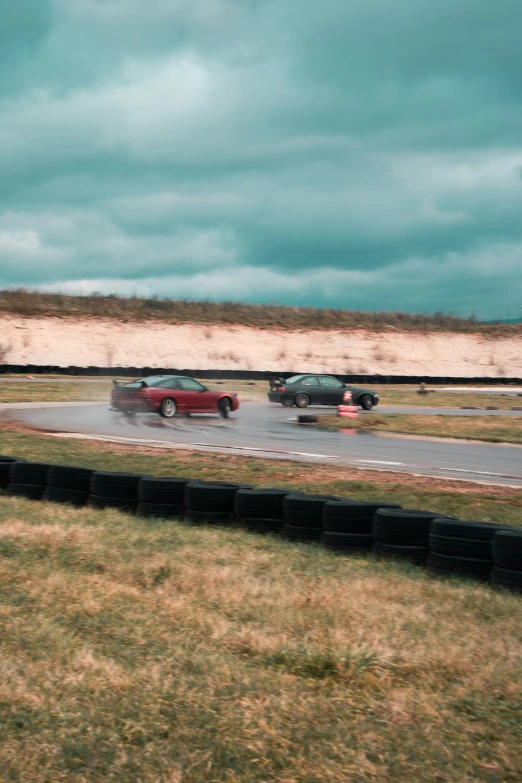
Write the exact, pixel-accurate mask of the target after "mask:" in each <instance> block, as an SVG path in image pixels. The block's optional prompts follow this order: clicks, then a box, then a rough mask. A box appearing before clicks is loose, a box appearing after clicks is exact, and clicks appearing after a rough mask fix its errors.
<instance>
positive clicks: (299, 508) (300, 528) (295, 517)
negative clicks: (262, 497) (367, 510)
mask: <svg viewBox="0 0 522 783" xmlns="http://www.w3.org/2000/svg"><path fill="white" fill-rule="evenodd" d="M342 500H343V498H338V497H335V496H332V495H306V494H304V493H302V494H298V493H294V492H292V493H291V494H290V495H287V496H286V498H285V499H284V503H283V509H284V521H285V525H284V527H283V531H282V532H283V535H284V536H285V537H286V538H288V539H290V540H291V541H320V540H321V537H322V535H323V510H324V507H325V505H326V503H328V501H334V502H339V501H342Z"/></svg>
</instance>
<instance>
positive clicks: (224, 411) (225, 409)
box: [218, 397, 232, 419]
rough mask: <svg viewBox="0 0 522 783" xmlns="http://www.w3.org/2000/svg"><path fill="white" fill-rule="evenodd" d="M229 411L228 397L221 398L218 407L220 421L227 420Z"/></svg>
mask: <svg viewBox="0 0 522 783" xmlns="http://www.w3.org/2000/svg"><path fill="white" fill-rule="evenodd" d="M231 410H232V405H231V404H230V400H229V399H228V397H223V399H222V400H220V401H219V405H218V413H219V415H220V416H221V418H222V419H228V417H229V416H230V411H231Z"/></svg>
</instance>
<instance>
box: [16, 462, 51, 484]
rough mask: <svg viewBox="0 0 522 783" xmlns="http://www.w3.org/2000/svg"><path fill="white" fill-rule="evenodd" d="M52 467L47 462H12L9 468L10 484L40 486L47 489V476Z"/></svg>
mask: <svg viewBox="0 0 522 783" xmlns="http://www.w3.org/2000/svg"><path fill="white" fill-rule="evenodd" d="M50 467H51V466H50V465H49V464H48V463H47V462H11V465H10V468H9V483H10V484H32V485H33V486H34V485H36V484H39V485H40V486H42V487H45V485H46V484H47V474H48V472H49V468H50Z"/></svg>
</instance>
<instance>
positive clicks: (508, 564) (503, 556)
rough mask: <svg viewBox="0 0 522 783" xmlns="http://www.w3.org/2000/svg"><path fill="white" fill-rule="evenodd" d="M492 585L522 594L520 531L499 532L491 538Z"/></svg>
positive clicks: (521, 539)
mask: <svg viewBox="0 0 522 783" xmlns="http://www.w3.org/2000/svg"><path fill="white" fill-rule="evenodd" d="M492 553H493V563H494V567H493V571H492V572H491V581H492V583H493V584H494V585H498V586H499V587H505V588H507V589H508V590H513V591H514V592H516V593H522V530H514V529H513V530H499V531H498V532H497V533H495V536H494V537H493V546H492Z"/></svg>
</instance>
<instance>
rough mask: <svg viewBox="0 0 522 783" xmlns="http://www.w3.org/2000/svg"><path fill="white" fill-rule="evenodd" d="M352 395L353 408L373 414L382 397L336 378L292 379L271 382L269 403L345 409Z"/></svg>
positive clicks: (295, 376)
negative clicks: (339, 406) (356, 407)
mask: <svg viewBox="0 0 522 783" xmlns="http://www.w3.org/2000/svg"><path fill="white" fill-rule="evenodd" d="M347 392H351V395H352V401H351V404H352V405H359V406H360V407H361V408H364V410H366V411H370V410H371V409H372V408H373V407H374V406H375V405H377V403H378V402H379V396H378V395H377V394H376V393H375V392H373V391H370V389H359V388H357V387H355V386H348V385H347V384H345V383H343V382H342V381H339V380H338V379H337V378H334V377H333V375H292V377H291V378H286V379H284V380H283V379H279V378H276V379H273V380H271V381H270V391H269V392H268V399H269V400H270V402H279V403H281V404H282V405H288V406H291V405H296V406H297V407H298V408H306V407H307V406H308V405H342V404H343V403H346V402H347V399H346V398H347V396H348V395H347V394H346V393H347Z"/></svg>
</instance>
